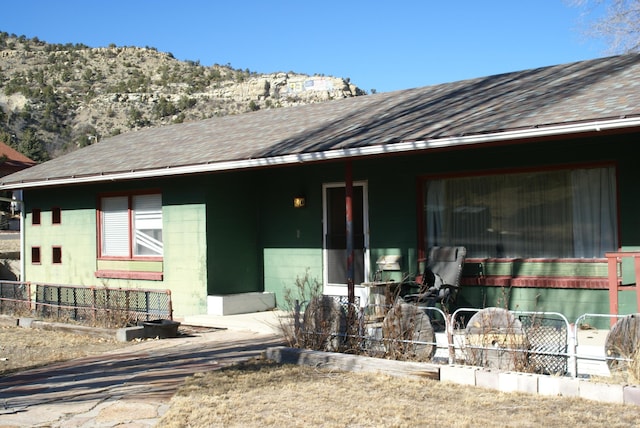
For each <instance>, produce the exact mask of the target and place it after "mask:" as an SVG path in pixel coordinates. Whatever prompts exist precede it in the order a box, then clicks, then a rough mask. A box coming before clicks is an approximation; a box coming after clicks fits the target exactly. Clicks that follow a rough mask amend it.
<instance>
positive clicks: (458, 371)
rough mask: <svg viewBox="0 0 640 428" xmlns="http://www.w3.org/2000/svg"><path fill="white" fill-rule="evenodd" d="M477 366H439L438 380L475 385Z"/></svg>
mask: <svg viewBox="0 0 640 428" xmlns="http://www.w3.org/2000/svg"><path fill="white" fill-rule="evenodd" d="M477 370H478V368H477V367H473V366H460V365H450V366H441V367H440V381H442V382H452V383H457V384H459V385H472V386H473V385H475V384H476V371H477Z"/></svg>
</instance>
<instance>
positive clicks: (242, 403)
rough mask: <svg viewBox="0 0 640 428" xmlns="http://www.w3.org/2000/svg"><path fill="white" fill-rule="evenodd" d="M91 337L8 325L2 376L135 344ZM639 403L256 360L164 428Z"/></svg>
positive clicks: (566, 413) (1, 329) (604, 417)
mask: <svg viewBox="0 0 640 428" xmlns="http://www.w3.org/2000/svg"><path fill="white" fill-rule="evenodd" d="M129 344H130V343H121V342H116V341H115V340H106V339H99V338H94V337H91V336H85V335H79V334H72V333H63V332H53V331H48V330H39V329H31V328H20V327H14V326H10V327H9V326H0V381H1V378H2V375H3V374H7V373H10V372H13V371H19V370H24V369H26V368H31V367H37V366H41V365H45V364H48V363H50V362H54V361H61V360H68V359H72V358H78V357H82V356H87V355H96V354H100V353H102V352H106V351H110V350H113V349H117V348H119V347H123V346H128V345H129ZM638 420H640V406H632V405H616V404H609V403H600V402H592V401H587V400H580V399H575V398H564V397H539V396H534V395H528V394H506V393H501V392H497V391H492V390H486V389H482V388H474V387H468V386H461V385H454V384H447V383H443V382H437V381H432V380H428V379H425V380H411V379H406V378H394V377H390V376H386V375H381V374H363V373H342V372H336V371H327V370H322V369H318V368H315V367H301V366H290V365H289V366H280V365H276V364H274V363H272V362H269V361H264V360H256V361H250V362H247V363H246V364H242V365H239V366H236V367H231V368H228V369H222V370H216V371H211V372H206V373H197V374H195V375H194V376H191V377H188V378H186V379H185V383H184V385H183V386H182V388H181V389H180V390H179V391H178V392H177V393H176V395H175V396H174V397H173V398H172V399H171V402H170V408H169V410H168V412H167V413H166V414H165V415H164V417H163V419H162V421H161V422H160V424H159V426H163V427H184V426H192V427H212V426H225V427H281V426H289V427H306V426H323V427H414V426H432V425H444V426H451V427H476V426H491V427H493V426H501V427H539V426H541V425H546V426H582V427H600V426H607V427H628V426H636V424H637V421H638Z"/></svg>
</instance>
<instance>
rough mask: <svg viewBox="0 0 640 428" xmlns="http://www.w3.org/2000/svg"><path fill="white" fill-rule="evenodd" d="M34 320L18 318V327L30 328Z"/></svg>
mask: <svg viewBox="0 0 640 428" xmlns="http://www.w3.org/2000/svg"><path fill="white" fill-rule="evenodd" d="M35 320H36V319H35V318H18V327H24V328H31V324H32V323H33V322H34V321H35Z"/></svg>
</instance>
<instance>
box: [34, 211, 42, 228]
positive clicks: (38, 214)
mask: <svg viewBox="0 0 640 428" xmlns="http://www.w3.org/2000/svg"><path fill="white" fill-rule="evenodd" d="M36 219H37V220H38V221H37V222H36ZM41 224H42V209H40V208H32V209H31V226H40V225H41Z"/></svg>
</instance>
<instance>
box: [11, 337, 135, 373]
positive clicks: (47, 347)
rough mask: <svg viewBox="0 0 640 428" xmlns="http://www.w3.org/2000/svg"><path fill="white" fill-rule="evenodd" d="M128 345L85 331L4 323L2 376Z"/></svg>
mask: <svg viewBox="0 0 640 428" xmlns="http://www.w3.org/2000/svg"><path fill="white" fill-rule="evenodd" d="M128 345H129V343H123V342H118V341H116V340H115V339H104V338H98V337H92V336H87V335H82V334H73V333H65V332H61V331H50V330H40V329H30V328H22V327H15V326H0V376H2V375H5V374H7V373H12V372H16V371H20V370H26V369H30V368H34V367H40V366H43V365H47V364H50V363H54V362H57V361H66V360H71V359H74V358H80V357H85V356H89V355H97V354H101V353H103V352H106V351H110V350H113V349H117V348H121V347H124V346H128Z"/></svg>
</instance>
